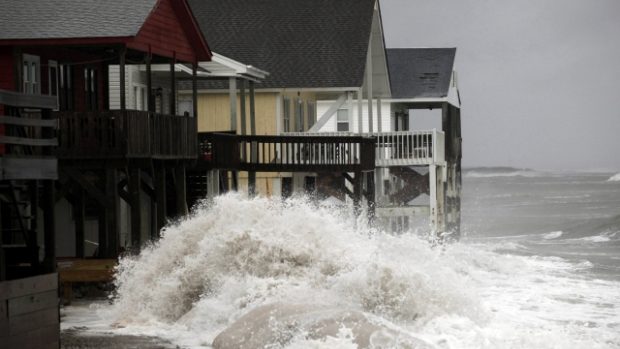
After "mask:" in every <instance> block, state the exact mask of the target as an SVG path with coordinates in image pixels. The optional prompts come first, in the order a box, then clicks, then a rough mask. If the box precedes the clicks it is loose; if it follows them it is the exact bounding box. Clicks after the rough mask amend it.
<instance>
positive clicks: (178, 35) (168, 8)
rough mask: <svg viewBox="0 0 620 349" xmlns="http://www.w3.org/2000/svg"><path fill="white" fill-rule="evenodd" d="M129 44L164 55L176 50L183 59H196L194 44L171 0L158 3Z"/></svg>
mask: <svg viewBox="0 0 620 349" xmlns="http://www.w3.org/2000/svg"><path fill="white" fill-rule="evenodd" d="M128 46H129V47H131V48H136V49H141V50H143V51H146V52H151V53H153V54H157V55H163V56H171V55H172V53H173V52H175V53H176V56H177V58H179V59H181V60H185V61H194V60H195V53H194V49H193V46H192V44H191V42H190V40H189V39H188V38H187V36H186V34H185V32H184V31H183V25H182V23H181V22H180V20H179V18H178V17H177V15H176V13H175V11H174V9H173V7H172V4H171V0H162V1H160V2H159V3H158V4H157V7H156V8H155V9H154V10H153V12H152V13H151V15H150V16H149V17H148V18H147V20H146V22H145V23H144V25H143V26H142V28H141V29H140V31H139V32H138V35H137V36H136V38H135V40H134V41H133V42H132V43H130V44H128Z"/></svg>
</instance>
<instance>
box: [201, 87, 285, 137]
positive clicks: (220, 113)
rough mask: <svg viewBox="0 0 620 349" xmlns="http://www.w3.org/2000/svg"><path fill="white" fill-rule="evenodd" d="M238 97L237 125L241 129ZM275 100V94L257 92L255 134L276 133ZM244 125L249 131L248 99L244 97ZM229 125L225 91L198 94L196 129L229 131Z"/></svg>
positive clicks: (227, 96) (227, 98)
mask: <svg viewBox="0 0 620 349" xmlns="http://www.w3.org/2000/svg"><path fill="white" fill-rule="evenodd" d="M239 101H240V98H239V97H237V125H238V130H239V133H240V130H241V110H240V109H241V108H240V102H239ZM276 101H277V94H276V93H275V92H274V93H257V94H256V97H255V106H256V134H259V135H275V134H276V131H277V129H276V127H277V126H276V125H277V123H276V121H277V120H276V118H277V116H276V110H277V109H276ZM246 127H247V132H248V134H249V133H250V99H249V97H247V98H246ZM230 129H231V127H230V99H229V95H228V94H227V93H208V94H206V93H203V94H200V95H199V96H198V131H199V132H209V131H229V130H230Z"/></svg>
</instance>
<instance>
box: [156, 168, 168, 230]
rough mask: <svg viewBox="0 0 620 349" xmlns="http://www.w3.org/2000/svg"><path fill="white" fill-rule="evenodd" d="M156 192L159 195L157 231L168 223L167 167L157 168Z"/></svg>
mask: <svg viewBox="0 0 620 349" xmlns="http://www.w3.org/2000/svg"><path fill="white" fill-rule="evenodd" d="M155 193H156V195H157V197H156V200H157V232H158V234H159V232H160V231H161V228H163V227H164V226H165V225H166V168H165V167H164V166H163V165H162V166H161V167H156V168H155Z"/></svg>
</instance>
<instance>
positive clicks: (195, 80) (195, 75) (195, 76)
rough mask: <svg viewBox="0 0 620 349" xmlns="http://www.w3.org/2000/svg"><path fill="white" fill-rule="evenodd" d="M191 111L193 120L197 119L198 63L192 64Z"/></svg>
mask: <svg viewBox="0 0 620 349" xmlns="http://www.w3.org/2000/svg"><path fill="white" fill-rule="evenodd" d="M192 110H193V114H194V117H195V118H198V62H196V61H194V62H193V63H192Z"/></svg>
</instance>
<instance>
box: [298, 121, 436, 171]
mask: <svg viewBox="0 0 620 349" xmlns="http://www.w3.org/2000/svg"><path fill="white" fill-rule="evenodd" d="M286 135H287V136H298V137H302V136H305V137H314V138H316V137H343V136H356V135H357V136H367V137H375V138H376V140H377V142H376V145H375V166H376V167H391V166H415V165H432V164H443V163H444V162H445V150H444V148H445V135H444V133H443V132H442V131H437V130H430V131H392V132H376V133H363V134H359V133H352V132H321V133H308V132H291V133H286Z"/></svg>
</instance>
